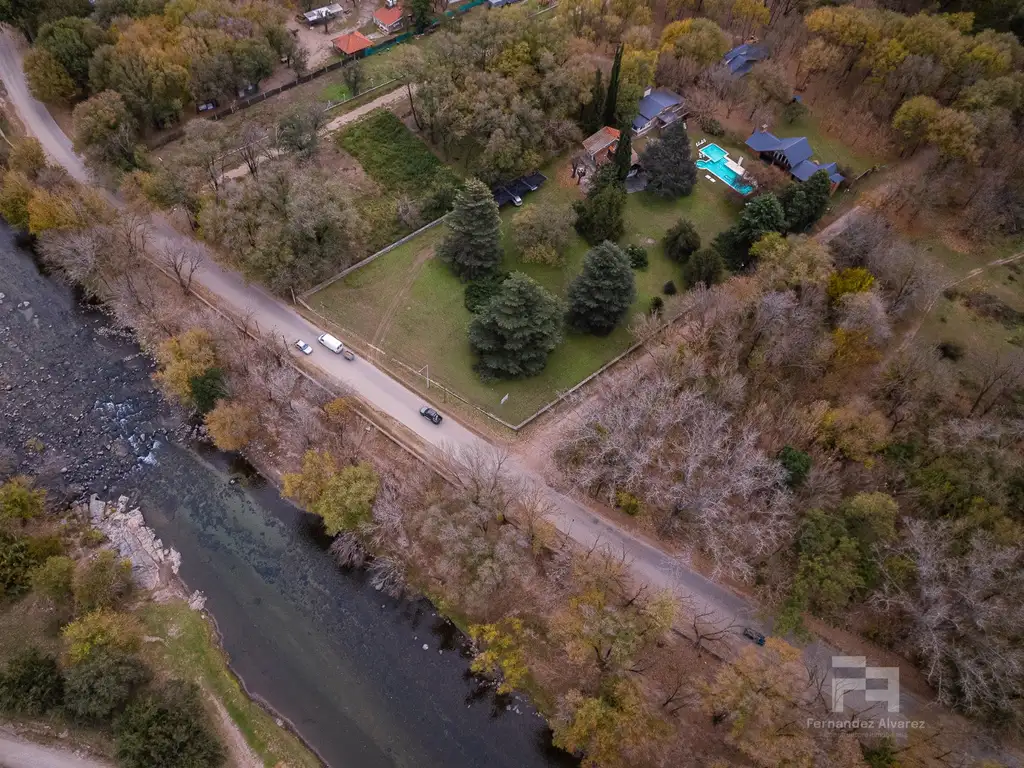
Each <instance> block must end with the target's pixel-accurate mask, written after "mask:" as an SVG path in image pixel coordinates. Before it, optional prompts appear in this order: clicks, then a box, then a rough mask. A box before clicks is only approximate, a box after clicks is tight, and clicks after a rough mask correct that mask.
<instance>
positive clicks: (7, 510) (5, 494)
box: [0, 475, 46, 523]
mask: <svg viewBox="0 0 1024 768" xmlns="http://www.w3.org/2000/svg"><path fill="white" fill-rule="evenodd" d="M45 503H46V491H43V490H36V489H33V488H32V481H31V480H30V479H29V478H27V477H24V476H21V475H19V476H18V477H13V478H11V479H10V480H8V481H7V482H6V483H4V484H3V485H0V520H18V521H20V522H22V523H25V522H28V521H29V520H31V519H32V518H34V517H38V516H39V515H41V514H42V512H43V505H44V504H45Z"/></svg>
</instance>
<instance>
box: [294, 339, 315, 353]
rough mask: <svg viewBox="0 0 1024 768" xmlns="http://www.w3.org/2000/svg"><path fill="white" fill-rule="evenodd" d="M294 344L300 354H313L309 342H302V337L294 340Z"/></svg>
mask: <svg viewBox="0 0 1024 768" xmlns="http://www.w3.org/2000/svg"><path fill="white" fill-rule="evenodd" d="M295 346H296V347H298V348H299V351H300V352H301V353H302V354H304V355H312V354H313V348H312V347H311V346H309V344H307V343H306V342H304V341H303V340H302V339H296V340H295Z"/></svg>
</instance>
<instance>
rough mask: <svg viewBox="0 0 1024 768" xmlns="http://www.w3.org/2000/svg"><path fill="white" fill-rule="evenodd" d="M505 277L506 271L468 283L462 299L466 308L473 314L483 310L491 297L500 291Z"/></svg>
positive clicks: (506, 276) (506, 277) (506, 275)
mask: <svg viewBox="0 0 1024 768" xmlns="http://www.w3.org/2000/svg"><path fill="white" fill-rule="evenodd" d="M506 279H508V272H502V273H501V274H500V275H491V276H489V277H485V278H481V279H480V280H474V281H473V282H471V283H469V284H468V285H467V286H466V294H465V297H464V299H463V303H464V304H465V305H466V309H468V310H469V311H470V312H472V313H473V314H474V315H475V314H476V313H478V312H480V311H481V310H483V308H484V307H486V306H487V303H488V302H489V301H490V300H491V299H493V298H494V297H495V296H497V295H498V294H499V293H501V284H502V283H504V282H505V280H506Z"/></svg>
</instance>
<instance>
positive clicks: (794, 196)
mask: <svg viewBox="0 0 1024 768" xmlns="http://www.w3.org/2000/svg"><path fill="white" fill-rule="evenodd" d="M831 195H832V182H831V181H829V178H828V173H826V172H825V171H816V172H815V173H814V174H813V175H812V176H811V178H809V179H808V180H807V181H805V182H803V183H801V184H791V185H790V186H789V187H787V188H786V191H785V192H783V193H782V199H781V201H780V202H781V203H782V208H783V210H784V211H785V212H786V224H788V225H789V231H790V232H806V231H807V230H808V229H810V228H811V227H812V226H813V225H814V224H815V222H817V221H818V219H820V218H821V217H822V215H823V214H824V213H825V209H826V208H828V201H829V198H830V197H831Z"/></svg>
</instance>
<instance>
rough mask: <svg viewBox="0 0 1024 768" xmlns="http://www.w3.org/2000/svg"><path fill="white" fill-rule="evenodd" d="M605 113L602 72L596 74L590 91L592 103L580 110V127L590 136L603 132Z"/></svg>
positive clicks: (598, 71)
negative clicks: (603, 115) (602, 124)
mask: <svg viewBox="0 0 1024 768" xmlns="http://www.w3.org/2000/svg"><path fill="white" fill-rule="evenodd" d="M603 112H604V82H603V80H602V73H601V70H600V69H598V70H596V71H595V72H594V86H593V88H591V90H590V103H589V104H584V105H583V108H582V109H581V110H580V126H581V127H582V128H583V132H584V133H585V134H586V135H587V136H590V135H592V134H595V133H597V132H598V131H599V130H601V127H602V126H601V117H602V113H603Z"/></svg>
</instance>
